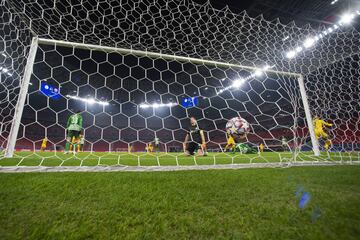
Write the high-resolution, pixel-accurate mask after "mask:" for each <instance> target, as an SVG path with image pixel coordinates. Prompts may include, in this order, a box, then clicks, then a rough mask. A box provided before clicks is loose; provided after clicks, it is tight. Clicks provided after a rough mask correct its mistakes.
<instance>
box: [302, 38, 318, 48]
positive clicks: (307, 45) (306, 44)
mask: <svg viewBox="0 0 360 240" xmlns="http://www.w3.org/2000/svg"><path fill="white" fill-rule="evenodd" d="M315 41H316V40H315V39H314V38H307V39H306V40H305V42H304V48H310V47H312V46H314V44H315Z"/></svg>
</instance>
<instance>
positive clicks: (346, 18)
mask: <svg viewBox="0 0 360 240" xmlns="http://www.w3.org/2000/svg"><path fill="white" fill-rule="evenodd" d="M354 18H355V14H353V13H344V14H343V15H342V16H341V18H340V21H339V24H343V25H348V24H350V23H351V22H352V21H353V19H354Z"/></svg>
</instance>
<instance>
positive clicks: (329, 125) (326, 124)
mask: <svg viewBox="0 0 360 240" xmlns="http://www.w3.org/2000/svg"><path fill="white" fill-rule="evenodd" d="M322 123H323V124H324V125H325V126H328V127H331V126H332V124H331V123H327V122H325V121H324V120H322Z"/></svg>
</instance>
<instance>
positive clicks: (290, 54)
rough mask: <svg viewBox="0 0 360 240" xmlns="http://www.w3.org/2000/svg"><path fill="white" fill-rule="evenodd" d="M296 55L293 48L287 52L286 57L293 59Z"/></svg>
mask: <svg viewBox="0 0 360 240" xmlns="http://www.w3.org/2000/svg"><path fill="white" fill-rule="evenodd" d="M295 56H296V52H295V51H293V50H291V51H289V52H287V53H286V58H289V59H291V58H294V57H295Z"/></svg>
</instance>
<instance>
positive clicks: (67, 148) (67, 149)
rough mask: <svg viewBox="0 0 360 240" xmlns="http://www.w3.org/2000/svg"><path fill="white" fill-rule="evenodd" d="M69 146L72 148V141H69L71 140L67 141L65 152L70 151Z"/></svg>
mask: <svg viewBox="0 0 360 240" xmlns="http://www.w3.org/2000/svg"><path fill="white" fill-rule="evenodd" d="M69 148H70V142H69V141H66V144H65V152H68V151H69Z"/></svg>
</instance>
